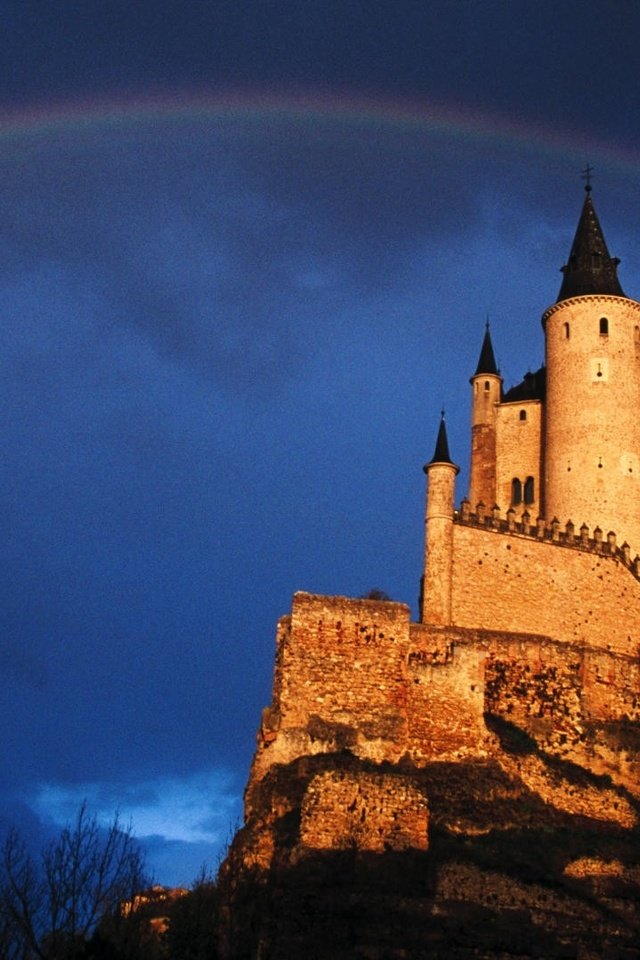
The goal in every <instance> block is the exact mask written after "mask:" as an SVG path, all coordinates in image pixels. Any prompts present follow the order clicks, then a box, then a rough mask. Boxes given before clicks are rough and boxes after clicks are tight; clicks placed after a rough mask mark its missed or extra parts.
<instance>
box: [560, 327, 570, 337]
mask: <svg viewBox="0 0 640 960" xmlns="http://www.w3.org/2000/svg"><path fill="white" fill-rule="evenodd" d="M562 332H563V334H564V338H565V340H568V339H569V332H570V331H569V324H568V323H563V324H562Z"/></svg>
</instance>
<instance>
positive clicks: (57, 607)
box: [0, 0, 640, 883]
mask: <svg viewBox="0 0 640 960" xmlns="http://www.w3.org/2000/svg"><path fill="white" fill-rule="evenodd" d="M0 10H1V12H2V23H3V30H2V32H1V33H0V63H2V65H3V71H2V75H1V76H0V325H1V330H2V350H1V351H0V365H1V375H0V409H1V410H2V433H1V434H0V436H1V437H2V446H1V449H2V457H1V461H0V463H1V467H0V511H1V514H2V523H1V525H0V530H2V538H3V546H4V557H5V562H4V565H3V571H4V572H3V578H2V582H1V586H0V600H1V602H2V609H3V611H4V616H3V630H2V636H1V641H0V643H1V645H0V664H1V667H2V669H1V672H0V685H1V690H2V708H3V717H4V736H3V738H2V741H3V749H2V752H1V753H0V814H1V815H2V818H3V820H4V821H9V820H15V821H17V822H19V823H20V824H22V825H24V826H25V827H28V829H29V830H31V831H32V832H33V833H34V834H37V833H38V832H46V831H47V830H49V829H51V828H52V827H55V826H56V825H57V824H59V823H60V822H63V821H64V819H65V818H66V817H67V816H69V815H70V814H71V813H72V812H73V810H74V809H75V807H76V805H77V804H78V802H79V801H80V800H81V799H83V798H85V797H86V798H87V799H88V800H89V803H90V805H91V806H92V808H93V809H95V810H97V811H98V812H99V813H100V815H104V816H105V817H108V816H110V815H111V813H112V812H113V811H114V810H115V809H116V808H119V809H120V811H121V812H122V815H123V816H124V818H125V819H128V818H129V817H131V818H132V820H133V826H134V829H135V830H136V832H137V833H138V835H139V836H140V837H141V838H142V839H143V841H144V843H145V845H146V846H147V849H148V851H149V860H150V864H151V867H152V869H153V870H154V871H155V874H156V878H157V879H158V880H159V881H160V882H167V883H177V882H181V883H188V882H189V881H190V880H191V879H192V878H193V877H194V876H195V874H196V873H197V871H198V868H199V866H200V864H201V863H202V861H203V860H208V861H209V862H214V863H215V859H216V856H217V852H218V851H219V849H220V848H221V845H223V844H224V841H225V840H226V838H227V835H228V831H229V825H230V824H233V823H234V822H235V820H236V819H237V817H238V816H239V814H240V795H241V792H242V789H243V786H244V783H245V781H246V775H247V770H248V765H249V762H250V758H251V753H252V750H253V744H254V737H255V731H256V729H257V726H258V723H259V716H260V709H261V707H262V706H264V705H265V704H266V703H267V702H268V700H269V696H270V683H271V672H272V665H273V650H274V642H273V637H274V628H275V621H276V619H277V617H278V616H280V615H281V614H283V613H286V612H287V611H288V608H289V603H290V597H291V594H292V593H293V592H294V591H295V590H298V589H303V590H310V591H318V592H328V593H344V594H347V595H359V594H362V593H364V592H366V591H367V590H369V589H370V588H372V587H379V588H381V589H384V590H385V591H387V592H388V593H389V594H390V595H391V596H393V597H394V598H395V599H398V600H402V601H406V602H408V603H410V604H411V605H412V608H413V610H414V613H415V612H416V599H417V593H418V581H419V577H420V573H421V562H422V549H423V542H422V538H423V500H424V477H423V474H422V469H421V468H422V464H423V463H424V462H425V460H427V459H428V458H429V457H430V455H431V453H432V450H433V443H434V441H435V434H436V430H437V423H438V415H439V410H440V407H441V406H442V405H443V404H444V405H445V407H446V409H447V420H448V425H449V433H450V443H451V449H452V453H453V456H454V457H455V458H456V459H457V460H458V462H460V464H461V466H462V468H463V469H462V473H461V477H460V486H459V496H462V494H463V493H464V490H465V484H466V465H467V459H468V395H467V394H468V378H469V375H470V374H471V373H472V372H473V369H474V368H475V363H476V361H477V357H478V351H479V348H480V344H481V340H482V334H483V329H484V323H485V319H486V317H487V316H489V317H490V319H491V324H492V331H493V337H494V345H495V347H496V353H497V356H498V361H499V363H500V365H501V367H502V370H503V374H504V376H505V381H506V385H507V386H509V385H510V384H512V383H514V382H516V381H517V380H518V379H519V378H520V377H521V376H522V374H523V373H524V372H525V371H526V370H527V369H528V368H536V367H537V366H538V365H539V364H540V362H541V360H542V351H543V343H542V332H541V328H540V315H541V313H542V311H543V310H544V309H545V308H546V307H547V306H548V305H549V304H550V303H551V302H553V301H554V300H555V298H556V296H557V293H558V288H559V285H560V273H559V268H560V266H561V265H562V263H563V262H564V260H565V258H566V256H567V253H568V250H569V246H570V243H571V239H572V236H573V232H574V229H575V226H576V223H577V218H578V213H579V209H580V206H581V203H582V197H583V193H582V184H581V181H580V176H579V174H580V170H581V169H582V167H583V166H584V164H585V163H587V162H590V163H591V164H593V166H594V167H595V176H594V199H595V203H596V207H597V209H598V212H599V214H600V218H601V221H602V223H603V227H604V230H605V234H606V237H607V240H608V243H609V248H610V251H611V253H612V254H613V255H617V256H619V257H621V258H622V264H621V267H620V277H621V280H622V284H623V286H624V288H625V290H626V292H627V293H628V294H629V295H631V296H634V295H636V296H637V295H639V294H640V247H639V245H638V235H639V231H638V227H639V226H640V190H639V182H638V174H639V172H640V124H639V120H640V118H639V116H638V112H639V103H640V101H638V96H637V82H638V81H637V73H638V68H637V55H636V49H635V47H636V44H637V37H638V36H639V35H640V8H639V7H638V6H637V4H636V3H635V2H631V0H629V2H623V0H620V2H617V3H603V2H598V3H595V2H593V3H592V2H584V0H583V2H575V3H573V2H565V3H562V4H555V3H554V4H551V3H546V2H536V3H533V2H531V3H528V2H515V3H514V2H512V0H510V2H506V0H505V2H503V3H498V2H483V3H479V2H477V0H473V2H465V0H455V2H454V0H447V2H443V3H438V2H435V3H434V2H430V3H424V2H423V0H416V2H408V0H395V2H389V3H385V2H379V3H376V2H366V3H365V2H364V0H363V2H353V0H341V2H334V0H326V2H322V3H319V2H317V0H313V2H310V0H309V2H307V0H296V2H285V0H273V2H258V0H254V2H253V3H246V2H242V0H234V2H225V3H220V2H215V0H207V2H198V0H191V2H190V3H188V4H186V3H184V2H179V3H178V2H175V3H171V2H162V0H155V2H153V3H151V2H147V0H137V2H136V3H131V2H130V0H129V2H127V3H124V2H117V0H113V2H98V0H82V2H81V0H77V2H73V3H71V2H57V0H47V2H35V0H15V2H9V0H1V2H0ZM150 104H153V105H154V108H153V109H152V108H151V106H150ZM265 107H268V109H266V108H265ZM412 111H413V113H412V116H413V120H410V119H408V114H409V113H410V112H412Z"/></svg>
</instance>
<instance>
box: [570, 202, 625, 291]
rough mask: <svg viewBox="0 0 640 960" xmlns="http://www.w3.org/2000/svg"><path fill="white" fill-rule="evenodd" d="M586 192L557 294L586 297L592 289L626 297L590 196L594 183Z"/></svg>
mask: <svg viewBox="0 0 640 960" xmlns="http://www.w3.org/2000/svg"><path fill="white" fill-rule="evenodd" d="M585 189H586V191H587V195H586V197H585V200H584V205H583V207H582V213H581V214H580V220H579V222H578V229H577V230H576V235H575V237H574V238H573V245H572V247H571V253H570V254H569V260H568V261H567V263H566V264H565V265H564V267H562V273H563V275H564V276H563V279H562V285H561V287H560V293H559V294H558V302H559V301H560V300H568V299H569V297H584V296H588V295H589V294H593V293H604V294H611V295H613V296H615V297H624V295H625V294H624V291H623V290H622V287H621V286H620V281H619V280H618V272H617V268H618V264H619V263H620V261H619V259H618V258H617V257H610V256H609V251H608V250H607V245H606V243H605V240H604V235H603V233H602V227H601V226H600V221H599V220H598V216H597V214H596V211H595V207H594V206H593V200H592V199H591V186H590V184H587V186H586V188H585Z"/></svg>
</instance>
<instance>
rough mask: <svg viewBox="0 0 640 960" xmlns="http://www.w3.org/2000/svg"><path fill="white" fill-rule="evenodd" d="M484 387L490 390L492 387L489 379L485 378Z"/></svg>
mask: <svg viewBox="0 0 640 960" xmlns="http://www.w3.org/2000/svg"><path fill="white" fill-rule="evenodd" d="M484 388H485V390H490V389H491V384H490V383H489V381H488V380H485V382H484Z"/></svg>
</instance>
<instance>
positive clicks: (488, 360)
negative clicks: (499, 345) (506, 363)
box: [474, 320, 498, 377]
mask: <svg viewBox="0 0 640 960" xmlns="http://www.w3.org/2000/svg"><path fill="white" fill-rule="evenodd" d="M482 373H494V374H497V373H498V367H497V364H496V358H495V354H494V352H493V344H492V343H491V334H490V333H489V321H488V320H487V326H486V328H485V331H484V340H483V341H482V350H481V351H480V359H479V360H478V366H477V367H476V372H475V373H474V377H478V376H480V374H482Z"/></svg>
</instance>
